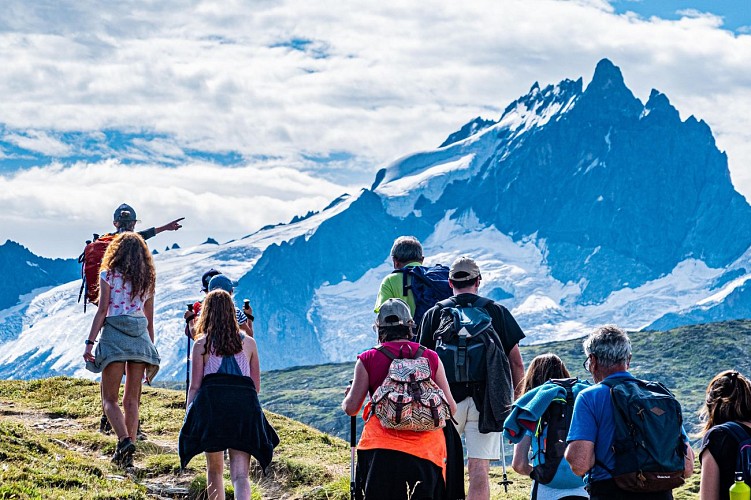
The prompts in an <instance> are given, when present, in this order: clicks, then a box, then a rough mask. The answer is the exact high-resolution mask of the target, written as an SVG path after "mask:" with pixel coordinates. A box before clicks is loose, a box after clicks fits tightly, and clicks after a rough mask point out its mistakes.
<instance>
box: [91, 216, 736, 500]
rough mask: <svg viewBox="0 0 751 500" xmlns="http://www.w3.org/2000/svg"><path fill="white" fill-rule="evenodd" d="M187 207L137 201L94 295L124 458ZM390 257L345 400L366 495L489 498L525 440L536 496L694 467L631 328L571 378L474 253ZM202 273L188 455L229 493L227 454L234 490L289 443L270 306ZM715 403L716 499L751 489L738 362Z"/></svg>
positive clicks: (577, 494)
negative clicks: (482, 291)
mask: <svg viewBox="0 0 751 500" xmlns="http://www.w3.org/2000/svg"><path fill="white" fill-rule="evenodd" d="M181 220H182V219H177V220H175V221H172V222H171V223H169V224H167V225H165V226H161V227H160V228H152V229H150V230H147V231H145V232H142V233H136V232H134V225H135V222H136V217H135V211H134V210H133V209H132V207H130V206H128V205H125V204H123V205H121V206H120V207H118V209H117V210H116V212H115V216H114V223H115V227H116V228H117V232H116V233H114V234H112V235H106V237H107V238H108V241H107V242H106V246H105V249H104V252H103V255H102V258H101V264H100V265H99V266H98V268H97V277H98V281H97V283H92V282H91V281H92V280H91V279H90V278H89V279H88V281H89V283H88V284H87V288H89V289H90V288H92V287H98V293H97V294H96V295H95V296H93V298H91V297H92V295H91V294H88V295H89V297H90V300H91V302H94V303H96V304H97V311H96V314H95V316H94V319H93V321H92V325H91V329H90V331H89V335H88V337H87V339H86V341H85V344H86V345H85V351H84V354H83V357H84V360H85V361H86V366H87V368H88V369H89V370H91V371H93V372H95V373H101V395H102V406H103V410H104V413H105V416H106V420H107V421H108V422H109V424H110V425H111V427H112V430H113V431H114V432H115V434H116V435H117V438H118V443H117V446H116V450H115V453H114V455H113V457H112V461H113V462H114V463H115V464H117V465H118V466H121V467H124V468H128V467H132V465H133V456H134V453H135V451H136V441H137V439H138V435H139V404H140V395H141V384H142V381H143V380H145V381H147V382H149V381H151V380H153V377H154V376H155V375H156V372H157V371H158V370H159V363H160V358H159V353H158V352H157V349H156V347H155V343H154V325H153V312H154V288H155V282H156V271H155V268H154V263H153V260H152V256H151V253H150V252H149V250H148V247H147V246H146V243H145V239H146V238H148V237H150V236H153V235H154V234H156V233H158V232H161V231H164V230H177V229H179V228H180V224H179V222H180V221H181ZM144 233H146V234H144ZM95 242H96V238H95ZM95 242H92V243H90V244H93V243H95ZM87 249H89V246H88V245H87ZM85 253H86V252H85ZM390 256H391V259H392V263H393V266H394V271H393V272H392V273H390V274H389V275H387V276H386V277H385V278H384V279H383V281H382V283H381V286H380V289H379V291H378V295H377V299H376V304H375V313H376V317H375V321H374V326H373V329H374V331H375V332H376V339H374V340H375V342H376V343H377V345H376V346H375V347H374V348H372V349H368V350H365V351H364V352H362V353H360V354H359V355H358V356H357V362H356V364H355V368H354V376H353V378H352V380H351V382H350V384H349V385H348V386H347V387H346V389H345V397H344V400H343V401H342V409H343V411H344V412H345V413H346V414H347V415H349V416H351V417H352V419H353V423H354V421H355V418H357V417H358V416H359V415H360V414H361V411H362V418H363V420H364V426H363V427H362V433H361V435H360V439H359V441H358V442H357V443H356V444H355V441H357V440H356V439H355V436H354V434H353V436H352V438H351V441H352V445H353V456H352V459H353V464H352V465H353V470H352V475H351V495H352V497H353V498H365V499H400V498H405V499H406V498H411V499H415V500H417V499H462V498H468V499H472V500H476V499H489V498H490V463H491V461H497V460H502V464H503V481H502V484H503V485H504V487H506V486H507V485H508V484H509V483H510V481H508V479H507V475H506V469H505V464H506V459H505V446H506V444H509V443H514V449H513V459H512V467H513V468H514V470H515V471H517V472H518V473H519V474H522V475H526V476H530V477H531V478H532V479H533V482H532V485H533V486H532V489H531V492H530V498H532V499H569V500H570V499H578V498H592V499H601V500H605V499H613V500H619V499H632V498H633V499H647V500H651V499H669V498H672V490H673V489H674V488H676V487H678V486H680V485H681V484H683V482H684V479H685V478H687V477H689V476H690V475H691V474H692V473H693V466H694V452H693V450H692V448H691V446H690V444H689V439H688V436H687V434H686V431H685V429H684V427H683V419H682V414H681V407H680V404H679V403H678V402H677V401H676V399H675V397H674V396H673V395H672V393H671V392H670V391H669V390H668V389H667V388H666V387H665V386H664V385H662V384H660V383H658V382H651V381H643V380H639V379H637V378H635V377H633V376H632V375H631V374H630V373H629V372H628V369H629V365H630V362H631V356H632V352H631V342H630V339H629V337H628V335H627V333H626V332H625V331H623V330H622V329H621V328H618V327H617V326H614V325H605V326H601V327H599V328H597V329H595V331H593V332H592V333H591V334H590V335H589V336H587V337H586V339H585V340H584V343H583V351H584V352H583V354H584V358H585V359H584V364H583V366H584V368H585V370H586V371H587V372H589V373H590V374H591V376H592V382H593V383H592V382H589V381H583V380H578V379H576V378H572V377H571V376H570V373H569V371H568V369H567V368H566V366H565V364H564V363H563V361H562V360H561V359H560V358H559V357H558V356H556V355H555V354H550V353H549V354H545V355H541V356H537V357H536V358H534V359H533V360H531V362H530V363H529V367H528V368H527V370H526V371H525V368H524V362H523V360H522V356H521V352H520V350H519V342H520V341H521V340H522V339H523V338H524V333H523V331H522V329H521V327H520V326H519V325H518V323H517V322H516V320H515V319H514V317H513V316H512V314H511V313H510V312H509V311H508V309H506V308H505V307H504V306H503V305H501V304H499V303H497V302H495V301H493V300H490V299H488V298H485V297H482V296H481V295H479V293H478V292H479V288H480V285H481V282H482V274H481V270H480V268H479V266H478V264H477V262H476V261H475V260H474V259H472V258H471V257H468V256H461V257H459V258H457V259H456V260H455V261H454V262H453V263H452V264H451V266H450V268H449V267H445V266H440V265H436V266H433V267H426V266H424V265H423V261H424V256H423V249H422V245H421V244H420V242H419V241H418V240H417V239H416V238H414V237H411V236H402V237H399V238H397V239H396V241H395V242H394V244H393V246H392V249H391V254H390ZM82 261H84V262H87V259H86V258H83V257H82ZM88 261H96V259H94V258H89V259H88ZM201 284H202V287H201V290H202V291H203V292H205V293H206V295H205V297H204V299H203V301H201V302H196V303H195V304H191V306H190V307H189V309H188V311H185V313H184V319H185V321H186V334H187V335H189V338H191V339H194V340H195V345H194V347H193V350H192V353H191V354H190V361H191V371H190V374H191V376H190V385H189V390H188V393H187V401H186V405H187V413H186V417H185V421H184V423H183V427H182V429H181V431H180V437H179V443H178V449H179V454H180V461H181V465H182V466H183V467H185V466H187V464H188V462H189V461H190V460H191V459H192V458H193V457H194V456H196V455H198V454H200V453H202V452H203V453H205V456H206V463H207V485H208V486H207V494H208V497H209V498H211V499H221V498H224V484H223V471H224V463H225V460H224V459H225V455H228V457H229V463H230V466H229V469H230V478H231V481H232V484H233V487H234V492H235V497H236V498H241V499H249V498H250V497H251V491H250V481H249V470H250V458H251V456H253V457H255V458H256V459H257V460H258V461H259V463H260V465H261V467H262V469H263V470H264V471H265V470H266V468H267V466H268V465H269V464H270V463H271V460H272V455H273V450H274V448H275V447H276V446H277V445H278V444H279V438H278V436H277V434H276V432H275V431H274V429H273V428H272V427H271V425H270V424H269V422H268V421H267V420H266V418H265V416H264V413H263V411H262V409H261V405H260V403H259V399H258V393H259V392H260V388H261V380H260V368H259V366H260V363H259V349H258V345H257V344H256V341H255V338H254V332H253V327H252V325H253V321H254V319H255V318H254V317H253V312H252V308H251V307H250V305H249V304H248V303H247V302H246V303H245V305H244V307H243V309H242V310H241V309H239V308H237V307H236V306H235V303H234V299H233V291H234V283H233V282H232V280H230V279H229V278H228V277H227V276H225V275H223V274H222V273H221V272H219V271H217V270H214V269H211V270H209V271H207V272H206V273H204V274H203V276H202V277H201ZM94 346H96V349H94ZM123 374H124V375H125V388H124V393H123V398H122V409H121V408H120V406H119V405H118V400H119V386H120V382H121V381H122V377H123ZM363 405H364V408H363ZM701 413H702V417H703V421H704V429H703V439H702V445H701V449H700V451H699V459H700V462H701V483H700V491H699V495H700V497H701V498H702V500H708V499H732V500H736V499H737V500H740V499H748V498H749V491H751V490H749V488H748V486H747V485H746V482H749V483H751V476H750V475H749V473H750V472H751V382H749V380H748V379H747V378H746V377H744V376H743V375H742V374H740V373H738V372H737V371H732V370H729V371H723V372H721V373H719V374H718V375H717V376H715V377H714V378H713V379H712V380H711V382H710V383H709V386H708V387H707V391H706V400H705V405H704V407H703V409H702V412H701ZM354 429H355V426H354V425H353V426H352V430H353V433H354ZM355 448H356V451H355ZM355 455H356V458H357V460H356V462H357V464H356V466H355V464H354V462H355ZM465 456H466V466H467V473H468V477H469V486H468V489H467V491H466V494H465V481H464V477H465V470H464V464H465V462H464V458H465Z"/></svg>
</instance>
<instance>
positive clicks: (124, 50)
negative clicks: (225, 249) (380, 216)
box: [0, 0, 751, 256]
mask: <svg viewBox="0 0 751 500" xmlns="http://www.w3.org/2000/svg"><path fill="white" fill-rule="evenodd" d="M682 16H683V17H681V18H680V19H678V20H663V19H660V18H657V17H651V18H648V19H644V18H641V17H639V16H638V15H636V14H633V13H624V14H619V13H616V12H615V10H614V9H613V8H612V6H611V5H610V4H608V3H607V2H604V1H598V0H590V1H584V0H582V1H557V0H506V1H504V2H498V1H495V0H472V1H470V2H443V1H438V0H426V1H424V2H398V3H393V2H380V3H379V2H375V3H374V2H366V1H353V2H344V3H342V2H334V1H331V0H322V1H316V2H307V1H304V0H289V1H287V0H280V1H275V0H264V1H259V2H222V3H221V4H217V3H216V2H209V1H196V2H190V3H187V4H186V3H185V2H176V1H169V0H168V1H164V2H142V1H133V2H120V3H105V4H101V3H96V2H59V3H39V2H25V1H22V0H9V1H8V2H5V4H4V9H3V10H2V11H1V12H0V43H1V44H2V46H3V47H4V50H3V51H1V52H0V66H1V67H3V72H1V73H0V97H1V98H2V102H3V104H2V106H0V123H3V124H4V125H5V127H6V129H7V130H10V131H11V132H9V133H7V134H6V136H5V140H6V142H9V143H12V144H16V145H18V146H22V147H28V148H31V149H34V150H35V151H40V152H43V153H45V154H50V155H63V154H65V148H66V147H67V146H66V145H65V144H63V143H60V142H59V141H58V140H56V139H55V137H54V136H53V135H51V134H50V133H49V131H89V132H95V131H100V130H123V131H128V132H129V133H131V132H134V131H135V132H139V131H143V132H145V133H147V134H148V135H149V136H150V137H156V138H154V139H145V141H147V144H141V146H144V147H146V146H148V149H149V150H150V151H151V152H153V153H154V154H155V155H163V156H165V157H169V158H171V159H172V161H171V162H170V166H168V167H165V166H164V165H160V164H156V163H155V164H153V165H151V166H148V164H147V166H138V165H130V164H124V163H118V162H117V161H109V160H103V161H97V162H95V163H93V164H90V165H89V164H74V165H71V166H67V167H64V166H56V167H53V168H45V169H44V170H39V171H37V170H34V169H31V170H23V171H17V170H14V171H8V169H7V168H2V167H0V172H2V174H1V175H2V176H3V177H2V179H0V183H2V185H3V186H2V187H3V189H4V192H3V194H0V213H2V215H0V218H1V219H0V220H1V221H2V233H3V234H0V237H11V238H13V239H16V240H18V241H20V242H21V243H24V244H26V245H28V246H29V247H30V248H31V249H32V250H33V251H35V252H37V253H42V254H43V255H65V256H71V255H72V253H71V249H72V248H74V247H75V248H78V246H80V245H79V243H80V240H81V236H80V235H79V233H80V234H88V233H90V232H91V231H92V229H91V228H95V229H99V230H100V231H101V230H102V226H103V225H106V224H105V223H108V219H109V217H110V213H111V211H112V208H113V207H114V206H117V204H119V203H120V202H121V201H123V200H128V201H129V202H132V203H133V204H134V205H136V206H137V209H138V210H139V213H140V214H143V218H144V219H145V222H146V223H156V224H159V223H161V222H162V221H161V219H165V217H166V218H167V219H168V218H170V217H172V216H173V215H174V216H179V215H188V216H189V221H186V222H190V224H186V228H185V229H183V230H181V231H180V232H179V233H176V235H180V238H181V239H186V238H187V237H188V235H190V236H192V237H195V238H196V240H195V241H193V243H198V242H200V241H203V239H204V238H205V236H209V235H220V234H224V235H226V236H227V237H228V238H230V237H239V236H241V235H243V234H247V233H248V232H250V231H252V230H255V229H257V228H258V227H261V226H263V225H265V224H268V223H275V222H279V221H284V220H288V219H289V218H291V217H292V216H294V215H296V214H301V213H305V212H307V211H308V210H310V209H319V208H322V207H323V206H325V205H326V204H327V202H328V201H330V200H331V199H332V198H333V197H336V196H338V195H339V194H341V193H342V192H344V191H350V192H351V191H352V188H353V187H355V188H357V186H366V185H368V184H369V183H370V181H371V180H372V176H373V174H374V173H375V171H376V170H377V169H378V168H380V167H382V166H384V165H385V164H387V163H388V162H390V161H392V160H394V159H395V158H397V157H400V156H403V155H405V154H408V153H411V152H414V151H417V150H422V149H430V148H434V147H436V146H437V145H438V144H440V143H441V142H443V140H444V139H445V138H446V136H448V134H450V133H451V132H453V131H455V130H457V129H458V128H460V127H461V125H462V124H464V123H466V122H467V121H469V120H470V119H472V118H474V117H475V116H478V115H481V116H483V117H484V118H493V119H497V118H498V117H499V116H500V114H501V111H502V109H503V108H504V107H505V106H506V105H507V104H508V103H509V102H510V101H512V100H513V99H515V98H517V97H518V96H519V95H522V94H524V93H526V91H527V90H528V89H529V87H530V85H531V84H532V83H533V82H535V81H539V82H540V83H541V84H547V83H555V82H558V81H559V80H561V79H563V78H573V79H575V78H578V77H579V76H583V77H584V80H585V84H586V83H587V81H588V80H589V79H590V78H591V75H592V72H593V71H594V67H595V64H596V62H597V61H598V60H599V59H601V58H603V57H608V58H610V59H611V60H612V61H613V62H614V63H615V64H616V65H618V66H620V67H621V69H622V71H623V73H624V77H625V80H626V84H627V85H628V86H629V87H630V88H631V89H632V90H633V91H634V93H635V94H636V95H637V97H639V98H641V99H642V100H646V98H647V97H648V95H649V92H650V90H651V88H653V87H654V88H657V89H658V90H660V91H661V92H664V93H665V94H667V95H668V97H669V98H670V100H671V101H672V103H673V104H674V105H675V106H676V107H677V108H678V109H679V110H680V112H681V115H682V117H683V118H684V119H685V118H687V117H688V116H689V115H692V114H693V115H695V116H697V117H698V118H700V119H704V120H705V121H706V122H707V123H709V125H710V126H711V127H712V130H713V132H714V134H715V137H716V138H717V143H718V146H719V147H720V148H721V149H723V150H726V151H727V153H728V157H729V162H730V167H731V174H732V178H733V181H734V183H735V185H736V187H737V188H738V189H739V191H741V192H742V193H743V194H745V195H746V196H747V197H749V196H751V169H749V168H748V164H747V163H748V161H747V158H749V157H751V73H749V72H748V69H747V66H748V65H747V62H748V61H749V60H751V36H749V35H745V34H737V33H734V32H732V31H730V30H726V29H723V26H722V19H721V18H720V17H718V16H715V15H711V14H707V13H702V12H699V11H696V10H686V11H685V12H683V14H682ZM741 31H742V30H741ZM19 131H20V132H19ZM162 137H169V140H164V139H162ZM186 148H187V149H196V150H201V151H207V152H216V153H217V154H220V153H226V152H227V151H231V152H236V153H237V154H238V155H240V157H241V158H243V159H244V161H243V162H241V164H240V166H234V167H233V168H232V169H231V170H230V171H229V173H227V172H226V171H225V169H223V168H222V167H219V166H211V165H209V164H199V163H195V162H193V161H192V160H190V159H186V160H184V161H183V160H181V159H180V158H181V157H180V153H181V150H182V149H186ZM8 156H9V152H8V151H0V158H7V157H8ZM175 158H177V160H175ZM151 159H152V158H151V157H148V158H145V161H147V162H148V161H150V160H151ZM0 164H1V162H0ZM225 176H226V177H229V178H234V179H235V180H236V181H240V180H241V182H242V183H241V182H232V181H224V178H225ZM113 177H114V179H113ZM272 181H274V182H272ZM288 186H289V187H288ZM243 187H244V188H243ZM303 188H304V189H303ZM92 200H95V201H92ZM230 205H233V207H229V206H230ZM240 213H242V214H243V215H242V216H240V215H238V214H240ZM48 214H49V215H50V216H51V215H53V214H54V215H55V216H56V217H60V218H59V219H55V220H54V221H48V220H46V219H45V217H46V216H47V215H48ZM146 214H153V217H154V219H156V220H153V222H152V216H151V215H150V216H149V217H148V220H146ZM160 215H161V216H162V217H161V219H160V217H159V216H160ZM53 225H54V226H56V227H60V228H62V227H64V228H66V229H68V230H67V231H63V230H62V229H57V230H54V231H56V232H55V234H56V235H59V236H60V240H59V241H58V242H57V243H56V244H55V245H51V244H50V243H49V241H48V239H47V238H46V237H45V236H44V235H41V236H40V235H38V234H36V233H39V231H40V230H41V228H44V231H47V230H50V231H52V230H53V229H50V227H51V226H53ZM33 228H37V230H36V231H35V230H34V229H33ZM183 231H185V233H183ZM191 231H193V232H192V233H191ZM209 233H212V234H209ZM199 235H200V238H199ZM164 238H165V239H166V238H167V237H164ZM188 242H189V241H188V240H186V241H185V243H188Z"/></svg>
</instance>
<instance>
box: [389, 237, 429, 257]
mask: <svg viewBox="0 0 751 500" xmlns="http://www.w3.org/2000/svg"><path fill="white" fill-rule="evenodd" d="M391 256H392V257H393V258H395V259H396V260H398V261H399V262H404V263H407V262H413V261H416V260H422V259H423V256H422V245H421V244H420V242H419V241H418V240H417V238H415V237H414V236H399V237H398V238H397V239H396V240H394V246H392V247H391Z"/></svg>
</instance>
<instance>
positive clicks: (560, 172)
mask: <svg viewBox="0 0 751 500" xmlns="http://www.w3.org/2000/svg"><path fill="white" fill-rule="evenodd" d="M750 215H751V207H750V206H749V205H748V203H746V201H745V199H744V198H743V197H742V196H741V195H740V194H738V193H737V192H736V191H735V190H734V188H733V186H732V183H731V181H730V175H729V171H728V167H727V159H726V157H725V155H724V153H722V152H720V151H719V150H718V149H717V147H716V145H715V142H714V139H713V137H712V134H711V131H710V129H709V127H708V126H707V124H706V123H704V122H703V121H701V120H697V119H696V118H694V117H693V116H691V117H689V118H687V119H686V120H681V119H680V116H679V113H678V111H677V110H676V109H675V108H674V107H673V106H672V105H671V104H670V102H669V101H668V99H667V97H666V96H665V95H663V94H661V93H659V92H657V91H653V92H652V94H651V95H650V97H649V99H648V101H647V102H646V103H642V102H641V101H640V100H639V99H637V98H636V97H634V95H633V94H632V93H631V92H630V91H629V89H628V88H627V87H626V85H625V84H624V81H623V77H622V75H621V72H620V70H619V69H618V68H617V67H615V66H614V65H613V64H612V63H611V62H610V61H608V60H606V59H605V60H602V61H601V62H600V63H599V64H598V65H597V68H596V70H595V74H594V77H593V79H592V81H591V82H590V83H589V85H588V86H587V88H586V89H583V85H582V80H581V79H579V80H576V81H571V80H564V81H562V82H560V83H558V84H557V85H549V86H547V87H545V88H541V87H540V86H539V85H538V84H536V83H535V84H534V85H533V86H532V88H531V89H530V91H529V93H528V94H527V95H525V96H523V97H521V98H519V99H518V100H516V101H514V102H513V103H511V104H510V105H509V106H508V107H507V108H506V109H505V111H504V112H503V114H502V116H501V117H500V118H499V119H498V120H484V119H482V118H476V119H474V120H472V121H471V122H469V123H468V124H467V125H465V126H463V127H461V129H460V130H458V131H457V132H455V133H454V134H451V136H450V137H449V138H448V139H447V140H446V141H445V142H444V143H443V144H442V145H441V146H440V147H439V148H437V149H436V150H432V151H425V152H420V153H416V154H412V155H409V156H406V157H404V158H402V159H400V160H398V161H396V162H395V163H393V164H392V165H390V166H388V167H387V168H385V169H382V170H381V171H379V172H378V174H377V175H376V179H375V182H374V183H373V185H372V187H371V188H370V189H367V190H363V191H361V192H360V193H358V194H356V195H354V196H343V197H342V198H340V199H337V200H335V201H334V202H333V203H332V204H331V205H330V206H329V207H328V208H327V209H325V210H323V211H321V212H320V213H316V214H310V215H309V216H306V217H304V218H302V219H299V220H296V221H294V222H292V223H290V224H287V225H279V226H274V227H267V228H264V229H263V230H261V231H259V232H257V233H255V234H253V235H250V236H248V237H245V238H243V239H241V240H237V241H233V242H230V243H226V244H222V245H201V246H198V247H194V248H184V249H176V250H171V251H170V252H166V253H164V254H160V255H157V256H155V259H156V262H157V271H158V283H157V287H158V290H157V299H156V314H157V320H156V331H157V337H158V341H157V346H158V348H159V351H160V353H161V355H162V357H163V368H162V376H163V377H170V378H181V377H182V376H184V358H185V343H186V341H185V338H184V336H183V334H182V331H183V326H182V325H183V323H182V311H183V308H184V304H185V303H187V302H190V301H192V300H194V299H195V298H197V296H198V293H197V290H198V288H199V281H200V275H201V273H202V272H203V271H205V270H206V269H208V268H210V267H216V268H219V269H221V270H222V271H224V272H225V273H226V274H228V275H229V276H231V277H233V278H236V279H237V278H239V285H238V288H237V290H236V297H237V298H238V302H239V300H240V298H242V297H248V298H249V299H250V300H251V302H252V303H253V307H254V314H255V317H256V322H255V330H256V336H257V339H258V341H259V347H260V350H261V359H262V365H263V368H264V369H270V368H280V367H286V366H294V365H302V364H313V363H321V362H327V361H344V360H351V359H353V356H354V354H355V353H357V352H359V351H361V350H362V349H364V348H366V347H368V346H370V345H371V344H373V343H374V342H375V336H374V334H373V333H372V330H371V329H370V325H371V323H372V321H373V313H372V310H373V302H374V299H375V295H376V291H377V288H378V285H379V283H380V280H381V279H382V278H383V277H384V276H385V275H386V274H388V273H389V272H390V271H391V268H390V262H389V258H388V253H389V250H390V247H391V244H392V242H393V240H394V238H396V237H397V236H399V235H402V234H412V235H415V236H417V237H418V238H419V239H420V240H421V241H422V242H423V244H424V247H425V252H426V255H427V261H428V262H429V263H445V264H449V263H450V262H451V261H452V260H453V259H454V258H455V257H457V256H458V255H461V254H467V255H471V256H473V257H475V258H476V259H477V260H478V263H479V264H480V267H481V269H482V274H483V285H482V288H481V293H483V294H484V295H487V296H490V297H492V298H494V299H495V300H498V301H500V302H502V303H504V304H505V305H506V306H507V307H509V309H511V311H512V313H513V314H514V316H515V317H516V318H517V320H518V322H519V323H520V325H521V326H522V328H523V329H524V331H525V333H526V334H527V339H526V340H525V341H526V342H539V341H546V340H552V339H563V338H572V337H575V336H581V335H584V334H586V333H587V332H588V331H589V330H590V329H591V328H592V327H593V326H596V325H598V324H602V323H618V324H620V325H622V326H624V327H628V328H643V327H645V326H648V325H652V326H655V325H659V326H660V327H669V326H675V325H677V324H681V323H682V322H692V321H695V320H699V321H702V320H706V319H734V318H736V317H739V316H737V315H738V314H741V315H743V314H745V313H746V311H747V310H749V309H751V305H749V304H751V303H750V302H749V300H748V299H746V297H747V296H748V295H749V293H748V292H747V291H746V288H747V287H746V281H747V280H748V278H749V277H751V274H749V273H747V269H749V268H751V267H750V266H749V260H750V259H751V253H749V246H750V245H751V241H750V240H751V236H749V235H750V234H751V233H750V232H749V231H748V229H749V224H751V217H749V216H750ZM77 286H78V284H77V283H75V282H74V283H69V284H67V285H63V286H60V287H57V288H54V289H52V290H49V291H46V292H44V293H42V294H39V295H37V296H35V297H33V298H30V299H28V300H27V301H25V302H22V304H20V305H18V306H15V307H14V308H13V309H11V310H6V311H3V312H2V314H3V316H2V317H0V322H2V323H0V332H3V334H4V335H5V338H7V339H8V340H7V341H6V342H5V343H4V344H3V346H2V350H0V352H1V353H2V354H0V366H2V368H0V376H4V377H33V376H42V375H49V374H57V373H74V374H76V375H81V376H88V375H89V374H87V373H86V372H85V371H84V370H83V369H82V368H83V365H82V363H81V362H80V358H81V353H82V352H83V343H82V340H83V339H84V338H85V335H86V333H87V331H88V327H89V325H90V322H91V317H92V315H93V313H90V314H89V313H87V314H86V315H84V314H83V313H82V312H81V311H80V310H79V308H78V307H77V306H76V305H75V297H74V296H75V292H76V291H77ZM12 324H15V325H16V327H12V326H9V325H12ZM18 324H22V325H23V326H22V328H20V329H19V328H17V325H18ZM9 329H10V330H12V331H8V330H9ZM79 344H80V345H79Z"/></svg>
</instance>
